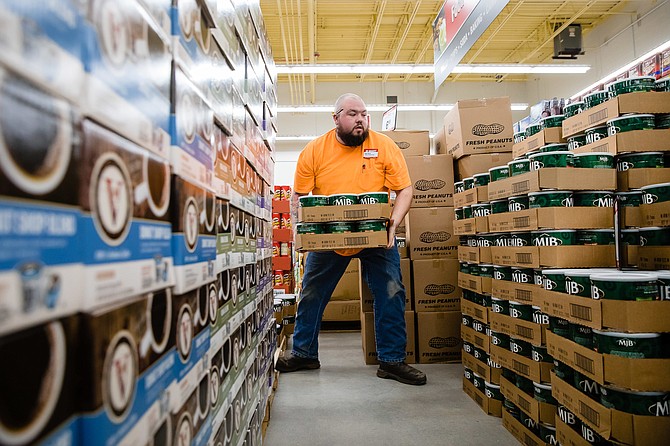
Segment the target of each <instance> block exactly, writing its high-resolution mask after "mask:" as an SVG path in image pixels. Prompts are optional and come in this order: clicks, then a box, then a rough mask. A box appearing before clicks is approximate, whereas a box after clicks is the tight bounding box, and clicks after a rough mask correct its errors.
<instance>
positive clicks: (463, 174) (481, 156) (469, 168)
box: [438, 127, 513, 206]
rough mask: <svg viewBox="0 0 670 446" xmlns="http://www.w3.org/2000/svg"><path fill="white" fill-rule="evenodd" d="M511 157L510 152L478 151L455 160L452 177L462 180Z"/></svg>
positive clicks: (500, 163) (501, 163) (484, 171)
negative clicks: (454, 169)
mask: <svg viewBox="0 0 670 446" xmlns="http://www.w3.org/2000/svg"><path fill="white" fill-rule="evenodd" d="M443 129H444V127H440V131H442V130H443ZM438 153H441V152H438ZM512 159H513V156H512V154H511V153H510V152H501V153H478V154H476V155H468V156H464V157H462V158H459V159H458V160H457V161H456V171H455V176H454V178H458V179H460V180H462V179H463V178H468V177H471V176H473V175H475V174H477V173H486V172H488V171H489V169H490V168H492V167H498V166H503V165H505V164H507V163H508V162H510V161H512ZM456 206H458V205H456Z"/></svg>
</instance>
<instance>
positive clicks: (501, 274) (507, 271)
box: [493, 265, 512, 282]
mask: <svg viewBox="0 0 670 446" xmlns="http://www.w3.org/2000/svg"><path fill="white" fill-rule="evenodd" d="M493 278H494V279H495V280H505V281H508V282H511V281H512V267H511V266H503V265H493Z"/></svg>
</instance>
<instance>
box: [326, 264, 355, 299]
mask: <svg viewBox="0 0 670 446" xmlns="http://www.w3.org/2000/svg"><path fill="white" fill-rule="evenodd" d="M359 277H360V260H358V259H351V260H350V261H349V266H347V269H346V270H345V271H344V274H342V277H341V278H340V281H339V282H337V286H336V287H335V290H334V291H333V294H331V296H330V300H331V301H334V300H358V299H360V296H361V295H360V281H359V280H360V279H359Z"/></svg>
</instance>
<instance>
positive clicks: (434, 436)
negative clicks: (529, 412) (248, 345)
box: [264, 332, 519, 446]
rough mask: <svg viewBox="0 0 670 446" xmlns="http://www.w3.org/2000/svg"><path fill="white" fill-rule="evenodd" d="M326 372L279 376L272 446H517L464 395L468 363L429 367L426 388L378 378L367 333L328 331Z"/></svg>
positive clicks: (269, 437)
mask: <svg viewBox="0 0 670 446" xmlns="http://www.w3.org/2000/svg"><path fill="white" fill-rule="evenodd" d="M319 345H320V358H319V359H320V360H321V369H319V370H310V371H300V372H294V373H284V374H280V376H279V386H278V388H277V391H276V395H275V399H274V403H273V405H272V410H271V412H270V423H269V426H268V430H267V434H266V437H265V441H264V445H265V446H302V445H304V446H321V445H322V446H339V445H346V446H358V445H365V446H377V445H379V446H396V445H402V446H407V445H422V446H428V445H436V446H437V445H440V446H448V445H455V446H469V445H473V446H475V445H476V446H481V445H502V446H505V445H518V444H519V443H518V442H517V441H516V440H515V439H514V437H513V436H512V435H511V434H510V433H509V432H507V430H505V428H504V427H503V426H502V423H501V420H500V418H495V417H490V416H487V415H486V414H484V412H483V411H482V410H481V409H480V408H479V406H477V404H475V402H474V401H472V400H471V399H470V398H469V397H468V396H467V395H466V394H465V393H464V392H463V389H462V376H463V367H462V365H461V364H426V365H417V368H419V369H420V370H423V371H424V372H426V375H427V376H428V383H427V384H426V385H425V386H408V385H406V384H401V383H398V382H396V381H392V380H386V379H380V378H377V376H376V375H375V373H376V370H377V366H372V365H365V364H364V362H363V351H362V349H361V334H360V333H333V332H322V333H321V336H320V338H319Z"/></svg>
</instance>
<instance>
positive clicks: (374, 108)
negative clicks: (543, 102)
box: [277, 104, 528, 113]
mask: <svg viewBox="0 0 670 446" xmlns="http://www.w3.org/2000/svg"><path fill="white" fill-rule="evenodd" d="M388 108H389V105H388V104H382V105H368V106H367V110H368V112H384V111H386V110H388ZM452 108H454V104H398V111H399V112H401V111H449V110H451V109H452ZM527 108H528V104H512V107H511V109H512V110H514V111H524V110H526V109H527ZM277 111H278V112H279V113H332V112H333V106H332V105H289V106H279V107H277Z"/></svg>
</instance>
